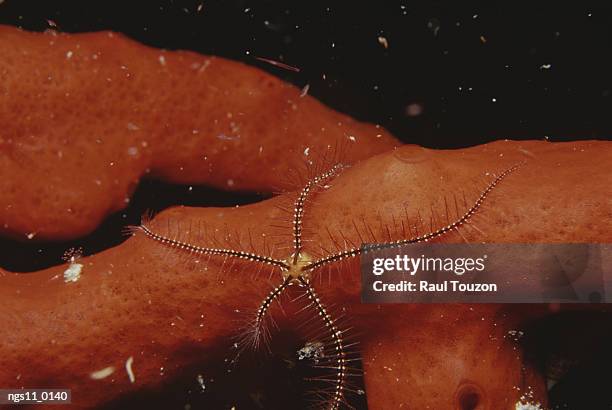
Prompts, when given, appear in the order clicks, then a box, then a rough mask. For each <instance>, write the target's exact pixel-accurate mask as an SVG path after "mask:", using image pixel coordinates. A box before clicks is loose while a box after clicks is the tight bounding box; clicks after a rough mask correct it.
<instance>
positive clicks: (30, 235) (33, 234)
mask: <svg viewBox="0 0 612 410" xmlns="http://www.w3.org/2000/svg"><path fill="white" fill-rule="evenodd" d="M35 236H36V232H30V233H29V234H27V235H26V237H27V238H28V239H32V238H34V237H35Z"/></svg>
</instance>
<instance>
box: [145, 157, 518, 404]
mask: <svg viewBox="0 0 612 410" xmlns="http://www.w3.org/2000/svg"><path fill="white" fill-rule="evenodd" d="M518 166H519V165H518V164H517V165H514V166H512V167H510V168H508V169H506V170H505V171H503V172H502V173H501V174H499V175H498V176H497V177H496V178H494V179H493V180H492V181H491V182H490V183H489V184H488V185H487V186H486V188H485V189H484V190H483V191H481V193H480V195H479V196H478V198H477V199H476V201H475V202H474V203H473V204H472V205H471V206H470V207H469V208H467V210H466V211H465V212H464V213H463V214H462V215H460V214H459V211H458V207H457V204H456V201H455V205H456V209H457V218H456V219H455V220H454V221H452V222H450V221H448V220H447V225H445V226H443V227H441V228H439V229H436V230H433V228H432V229H431V230H430V232H428V233H424V234H420V235H419V234H418V232H417V235H415V236H412V237H409V238H402V239H398V240H395V241H387V242H380V243H373V244H369V245H367V246H364V244H362V246H360V247H356V246H354V247H350V248H347V249H345V250H342V251H339V252H336V253H331V254H329V255H326V256H323V257H320V258H318V259H313V258H312V257H311V256H309V255H308V254H307V253H305V252H303V238H302V221H303V219H304V212H305V210H306V206H305V205H306V201H307V199H308V197H309V196H310V195H311V194H312V191H313V190H314V189H315V188H316V187H318V186H319V185H320V184H322V183H324V182H326V181H329V180H330V179H332V178H334V177H335V176H337V175H338V173H339V172H340V171H341V169H342V168H343V166H342V165H341V164H337V165H335V166H333V167H332V168H331V169H329V170H328V171H327V172H324V173H321V174H320V175H318V176H316V177H315V178H313V179H311V180H310V181H308V183H306V185H305V186H304V187H303V188H302V189H301V191H300V192H299V194H298V196H297V199H296V200H295V202H294V206H293V218H292V227H293V229H292V236H293V244H292V245H293V246H292V248H293V251H292V253H291V255H289V256H288V257H287V258H285V259H278V258H275V257H272V256H267V255H262V254H258V253H253V252H244V251H240V250H236V249H226V248H212V247H211V248H208V247H202V246H197V245H194V244H191V243H188V242H184V241H181V240H178V239H173V238H170V237H167V236H164V235H160V234H158V233H156V232H154V231H153V230H152V229H150V228H149V227H148V226H147V225H146V223H144V222H143V223H142V224H141V225H140V226H138V227H136V229H137V230H140V231H142V232H144V234H145V235H146V236H147V237H149V238H151V239H153V240H155V241H157V242H159V243H161V244H163V245H167V246H170V247H172V248H175V249H179V250H181V251H184V252H188V253H190V254H194V255H208V256H223V257H226V258H237V259H242V260H247V261H252V262H256V263H261V264H266V265H270V266H272V267H273V269H275V270H276V269H277V270H279V271H280V273H281V277H282V282H281V283H280V285H278V286H277V287H275V288H274V289H272V291H271V292H270V293H269V294H268V295H267V296H266V297H265V298H264V300H263V301H262V302H261V304H260V306H259V308H258V309H257V312H256V315H255V319H254V321H253V326H252V329H251V331H250V333H251V337H252V345H253V346H254V347H258V346H259V344H260V342H261V340H262V339H265V338H266V330H265V325H264V321H265V319H266V317H267V315H268V313H269V309H270V306H271V305H272V303H273V301H274V300H276V299H278V298H279V296H281V294H283V292H284V291H285V290H286V289H287V288H288V287H289V286H292V285H297V286H298V287H299V288H300V289H302V290H303V294H302V295H303V296H305V297H307V298H308V301H309V302H308V306H309V307H313V308H314V309H315V312H316V315H317V316H318V317H320V319H321V321H322V323H323V325H324V327H325V329H326V333H327V335H326V340H328V341H329V342H330V343H329V346H326V347H327V348H329V349H330V352H331V354H330V355H329V356H328V360H329V362H328V363H329V364H330V366H323V367H325V368H330V367H331V369H332V371H333V376H332V378H331V380H329V379H327V380H326V381H331V382H332V383H333V388H332V389H331V394H330V397H329V400H328V401H327V402H326V404H327V405H326V407H327V408H328V409H329V410H337V409H339V408H340V407H341V405H342V404H343V403H344V404H346V405H347V406H348V403H347V402H346V398H345V395H346V392H347V389H348V387H347V384H348V382H347V378H348V377H349V376H351V375H353V374H351V371H352V369H351V368H350V366H349V362H351V361H353V360H355V359H351V358H350V357H349V354H348V352H347V345H346V343H345V337H344V333H345V330H342V329H341V328H340V327H339V324H338V318H334V317H332V314H331V313H330V312H329V310H328V309H327V308H326V305H325V304H324V303H323V302H322V301H321V299H320V298H319V296H318V295H317V293H316V291H315V289H314V287H313V286H312V284H311V279H312V277H313V275H314V274H315V273H317V271H320V269H321V268H323V267H326V266H329V265H331V264H333V263H336V262H340V261H343V260H346V259H349V258H355V257H357V256H359V255H361V254H362V253H364V252H370V251H374V250H379V249H387V248H394V247H400V246H402V245H408V244H413V243H419V242H428V241H430V240H433V239H435V238H438V237H441V236H443V235H445V234H447V233H449V232H451V231H458V230H459V228H460V227H461V226H462V225H464V224H466V223H467V222H468V221H469V220H470V219H471V218H472V217H473V215H474V214H475V213H476V211H477V210H478V209H479V208H480V207H481V205H482V203H483V202H484V201H485V199H486V197H487V195H488V194H489V193H490V192H491V191H492V190H493V189H494V188H495V187H496V186H497V184H498V183H500V182H501V181H502V180H503V179H504V178H505V177H506V176H507V175H508V174H510V173H511V172H513V171H514V170H516V169H517V168H518ZM466 206H467V205H466ZM447 218H448V210H447Z"/></svg>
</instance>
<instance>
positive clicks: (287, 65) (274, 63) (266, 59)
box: [255, 57, 300, 73]
mask: <svg viewBox="0 0 612 410" xmlns="http://www.w3.org/2000/svg"><path fill="white" fill-rule="evenodd" d="M255 59H256V60H259V61H263V62H264V63H268V64H270V65H273V66H275V67H279V68H284V69H285V70H289V71H295V72H296V73H299V72H300V69H299V68H297V67H293V66H291V65H289V64H285V63H281V62H280V61H276V60H271V59H269V58H264V57H255Z"/></svg>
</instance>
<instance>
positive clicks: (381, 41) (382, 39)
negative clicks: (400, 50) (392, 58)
mask: <svg viewBox="0 0 612 410" xmlns="http://www.w3.org/2000/svg"><path fill="white" fill-rule="evenodd" d="M378 43H379V44H380V45H381V46H383V47H384V48H389V42H388V41H387V39H386V38H385V37H383V36H378Z"/></svg>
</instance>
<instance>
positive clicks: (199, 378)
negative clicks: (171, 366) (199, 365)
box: [196, 374, 206, 391]
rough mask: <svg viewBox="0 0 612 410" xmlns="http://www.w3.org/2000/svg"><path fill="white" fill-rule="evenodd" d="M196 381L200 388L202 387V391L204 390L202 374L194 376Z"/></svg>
mask: <svg viewBox="0 0 612 410" xmlns="http://www.w3.org/2000/svg"><path fill="white" fill-rule="evenodd" d="M196 381H197V382H198V384H199V385H200V389H202V391H204V390H206V385H205V384H204V376H202V375H201V374H198V375H197V377H196Z"/></svg>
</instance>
